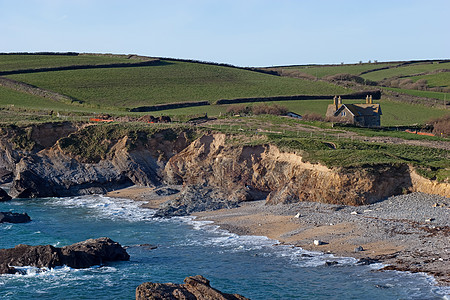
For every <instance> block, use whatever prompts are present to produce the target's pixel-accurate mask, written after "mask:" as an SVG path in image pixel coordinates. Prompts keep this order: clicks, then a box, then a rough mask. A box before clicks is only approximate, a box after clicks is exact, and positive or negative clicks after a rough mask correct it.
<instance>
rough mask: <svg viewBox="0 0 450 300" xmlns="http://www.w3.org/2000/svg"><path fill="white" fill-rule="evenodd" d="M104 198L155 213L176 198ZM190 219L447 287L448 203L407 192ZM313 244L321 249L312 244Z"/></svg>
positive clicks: (249, 207) (142, 192)
mask: <svg viewBox="0 0 450 300" xmlns="http://www.w3.org/2000/svg"><path fill="white" fill-rule="evenodd" d="M106 196H108V197H116V198H127V199H132V200H136V201H145V202H147V203H146V204H143V205H142V207H146V208H152V209H156V208H158V206H159V204H161V203H164V202H165V201H168V200H171V199H173V198H174V197H175V196H176V194H175V195H163V196H161V195H157V194H156V193H154V192H153V188H148V187H137V186H133V187H129V188H126V189H122V190H118V191H113V192H109V193H107V194H106ZM192 216H195V220H196V221H212V222H214V224H215V225H218V226H219V227H220V228H221V229H224V230H227V231H229V232H231V233H235V234H238V235H255V236H266V237H268V238H270V239H273V240H277V241H279V243H280V244H282V245H291V246H294V247H301V248H303V249H305V250H309V251H320V252H323V253H330V254H333V255H335V256H341V257H353V258H356V259H365V258H370V259H376V260H379V261H380V262H381V263H383V264H386V265H388V266H387V267H385V268H383V269H382V270H398V271H409V272H413V273H416V272H424V273H427V274H429V275H432V276H433V277H434V278H435V280H436V281H437V284H438V285H441V286H450V243H449V242H448V240H449V236H450V198H445V197H441V196H436V195H428V194H423V193H412V194H407V195H400V196H394V197H389V198H387V199H386V200H384V201H381V202H377V203H374V204H371V205H364V206H345V205H333V204H323V203H317V202H300V203H295V204H280V205H265V200H258V201H251V202H242V203H241V206H240V207H237V208H230V209H220V210H215V211H204V212H197V213H193V214H192ZM315 240H320V241H321V242H322V244H321V245H314V241H315ZM358 247H362V249H363V251H358V250H360V249H357V248H358Z"/></svg>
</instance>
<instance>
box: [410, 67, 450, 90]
mask: <svg viewBox="0 0 450 300" xmlns="http://www.w3.org/2000/svg"><path fill="white" fill-rule="evenodd" d="M449 70H450V69H449ZM409 78H411V80H413V81H417V80H420V79H425V80H426V81H427V85H428V86H429V87H450V72H440V73H436V74H428V75H420V76H413V77H409Z"/></svg>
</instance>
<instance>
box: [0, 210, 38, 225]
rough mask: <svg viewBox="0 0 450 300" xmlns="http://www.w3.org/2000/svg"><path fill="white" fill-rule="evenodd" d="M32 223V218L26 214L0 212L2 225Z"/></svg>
mask: <svg viewBox="0 0 450 300" xmlns="http://www.w3.org/2000/svg"><path fill="white" fill-rule="evenodd" d="M30 221H31V218H30V216H28V214H26V213H23V214H20V213H13V212H0V223H27V222H30Z"/></svg>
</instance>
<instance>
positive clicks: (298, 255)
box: [184, 218, 357, 267]
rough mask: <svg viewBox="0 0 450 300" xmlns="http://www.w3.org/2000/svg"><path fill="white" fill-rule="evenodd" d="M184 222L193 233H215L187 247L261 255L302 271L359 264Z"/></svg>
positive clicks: (210, 225)
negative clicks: (335, 264) (328, 264)
mask: <svg viewBox="0 0 450 300" xmlns="http://www.w3.org/2000/svg"><path fill="white" fill-rule="evenodd" d="M184 221H186V222H188V223H189V224H190V225H191V226H192V227H193V229H194V230H204V231H206V232H209V233H212V235H211V237H209V238H207V239H202V240H196V239H190V240H188V241H187V242H186V244H187V245H192V244H194V245H202V246H214V247H221V248H223V249H222V251H223V252H225V251H227V252H248V251H258V255H262V256H267V257H278V258H283V259H288V260H289V261H290V263H291V264H293V265H297V266H299V267H318V266H323V265H324V264H325V262H326V261H336V262H338V264H339V265H353V264H355V263H356V262H357V260H356V259H354V258H352V257H336V256H334V255H333V254H328V253H322V252H315V251H307V250H304V249H303V248H300V247H292V246H289V245H279V241H277V240H273V239H270V238H268V237H265V236H253V235H237V234H234V233H231V232H229V231H226V230H223V229H221V228H220V227H219V226H217V225H213V224H214V223H213V222H212V221H196V220H195V218H185V219H184ZM275 245H276V246H275Z"/></svg>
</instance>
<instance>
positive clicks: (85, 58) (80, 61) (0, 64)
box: [0, 55, 139, 72]
mask: <svg viewBox="0 0 450 300" xmlns="http://www.w3.org/2000/svg"><path fill="white" fill-rule="evenodd" d="M132 62H139V61H138V60H130V59H128V58H126V57H122V56H96V55H80V56H66V55H0V72H1V71H13V70H24V69H39V68H53V67H65V66H74V65H75V66H76V65H100V64H116V63H132Z"/></svg>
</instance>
